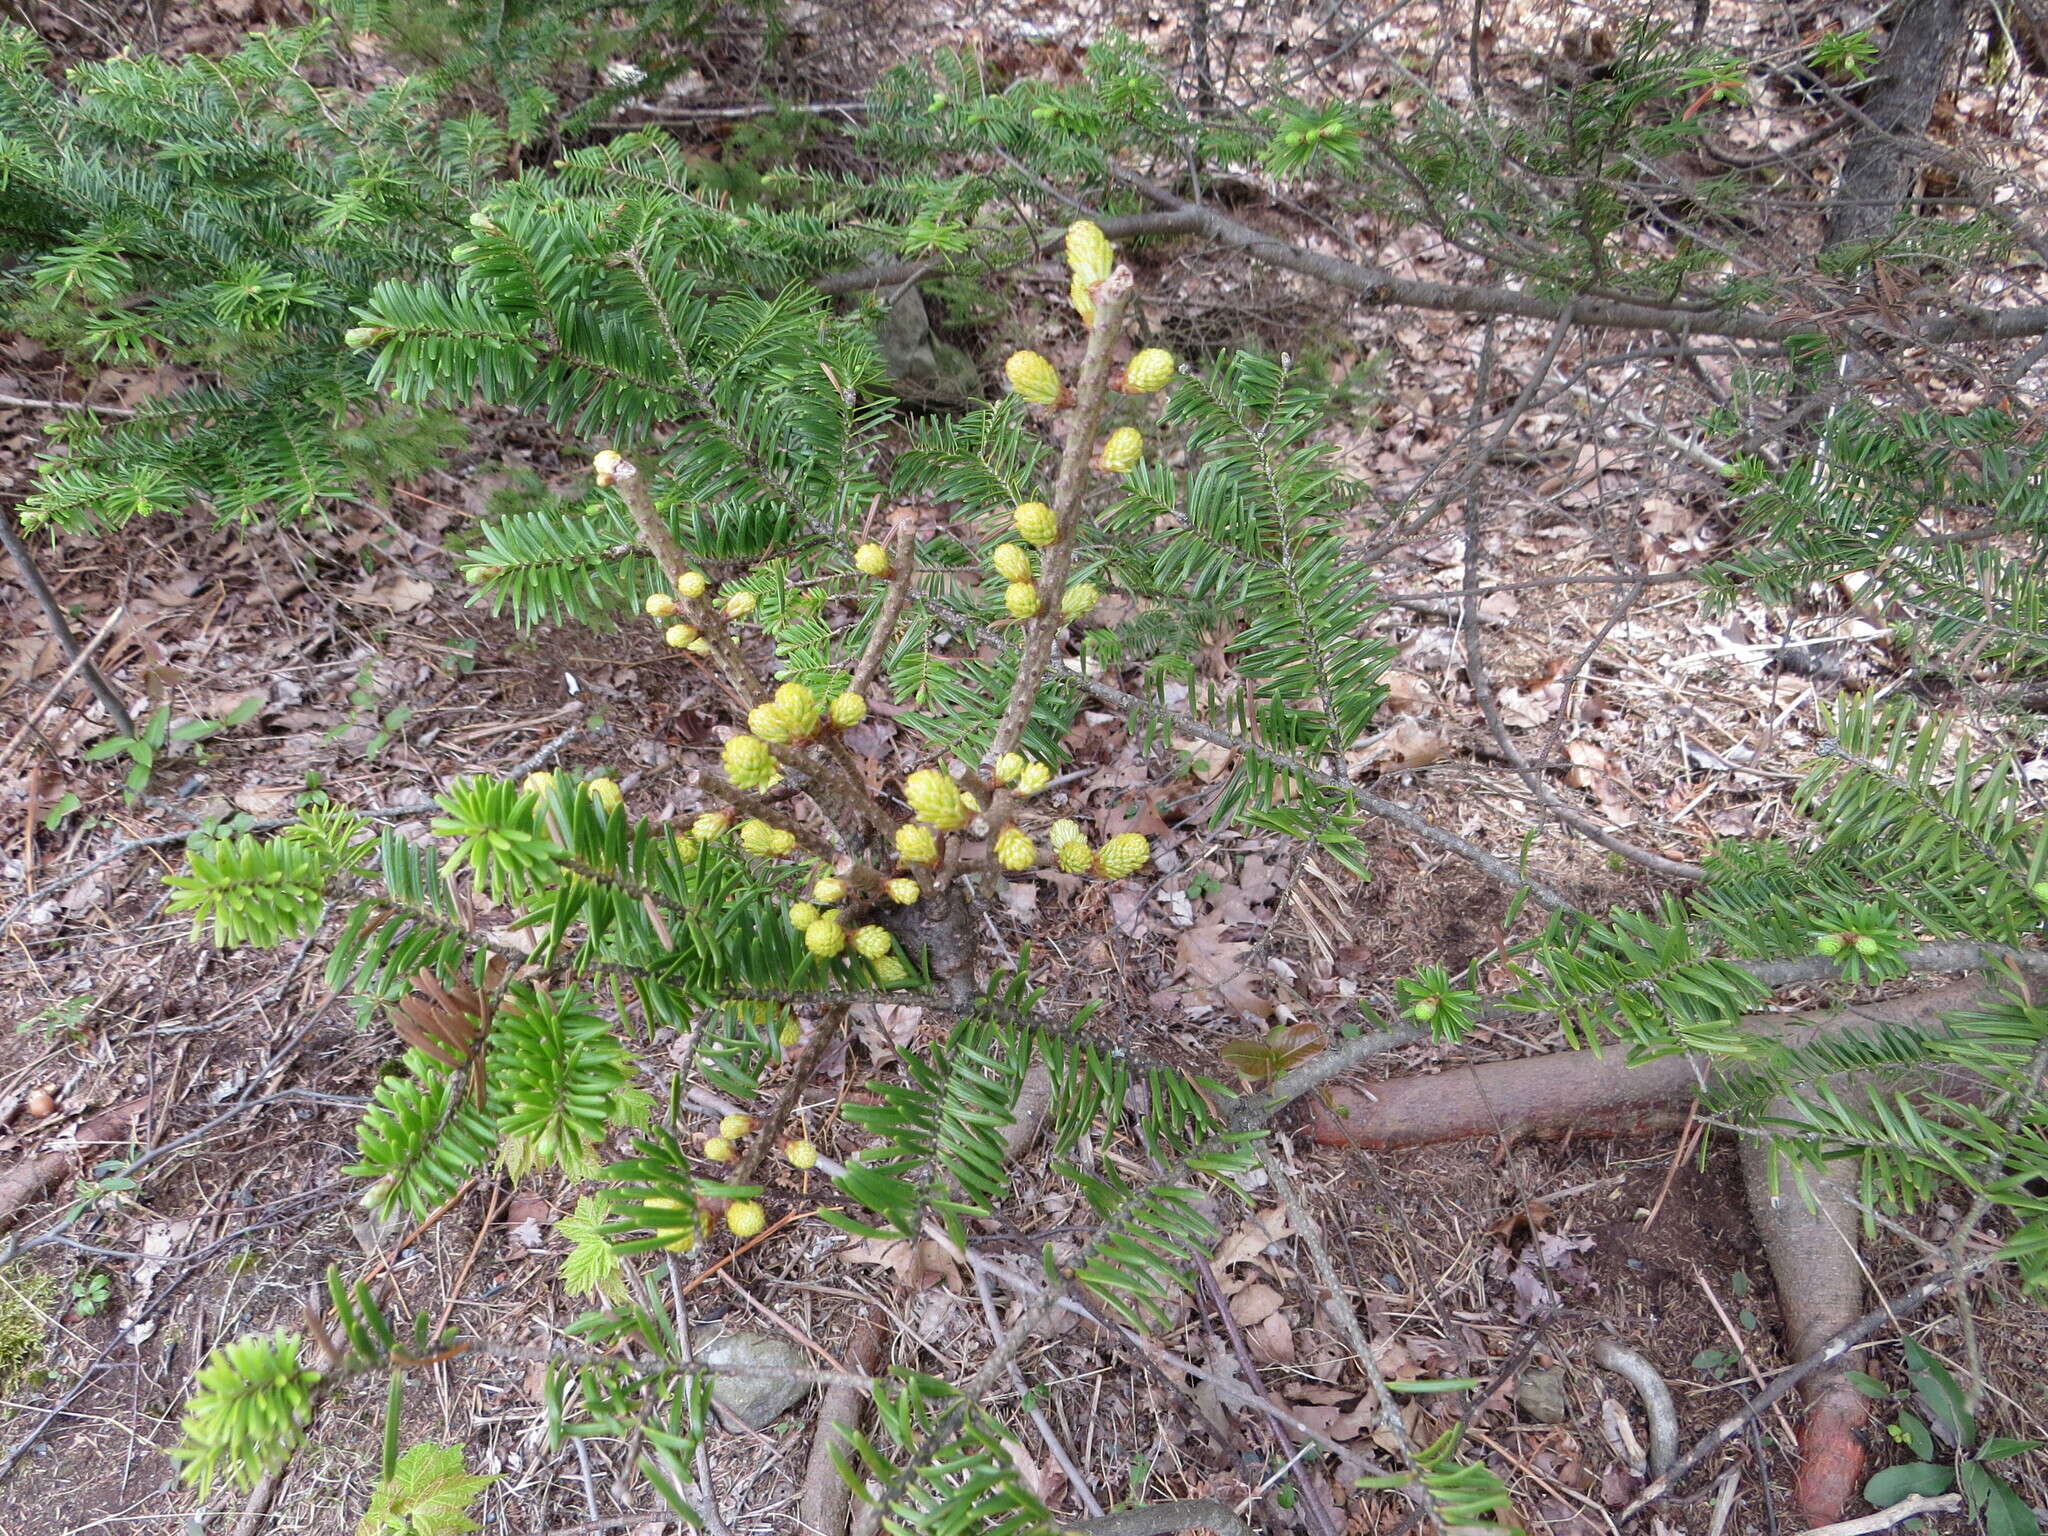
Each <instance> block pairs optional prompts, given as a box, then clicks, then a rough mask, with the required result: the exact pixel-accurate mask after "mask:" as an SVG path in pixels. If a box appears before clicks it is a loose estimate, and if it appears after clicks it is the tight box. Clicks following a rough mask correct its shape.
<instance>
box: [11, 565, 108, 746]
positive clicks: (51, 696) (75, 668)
mask: <svg viewBox="0 0 2048 1536" xmlns="http://www.w3.org/2000/svg"><path fill="white" fill-rule="evenodd" d="M127 612H128V605H127V604H126V603H122V604H121V605H119V606H118V607H116V608H115V609H114V611H113V612H112V613H110V614H108V615H107V621H106V622H105V623H104V624H102V625H101V626H100V627H99V632H98V633H97V634H95V635H94V636H93V637H92V638H91V639H90V640H88V641H86V642H85V646H84V648H83V649H81V650H80V651H79V653H78V654H77V655H76V656H74V657H72V658H71V661H70V664H69V665H68V666H66V667H65V668H64V670H63V671H62V672H59V673H58V674H57V680H56V681H55V682H54V683H52V684H50V686H49V688H48V689H47V690H46V691H45V692H44V694H43V696H42V697H41V698H40V699H38V700H37V701H36V704H35V708H33V709H31V710H30V711H29V712H28V713H27V714H25V715H23V716H22V717H21V729H20V730H18V731H16V732H15V733H14V736H13V738H12V739H11V740H9V741H8V743H7V745H6V746H5V747H0V764H5V763H7V762H8V761H9V760H10V759H12V758H13V756H14V753H15V749H16V748H18V747H19V746H20V745H21V743H22V739H23V738H24V737H25V736H27V735H28V733H29V732H30V731H32V730H34V729H35V728H36V722H37V721H38V720H40V719H42V718H43V712H44V711H45V710H47V709H48V708H49V707H50V705H51V704H52V703H53V702H54V701H55V700H56V697H57V695H58V694H60V693H62V692H63V691H64V685H65V684H66V683H68V682H70V681H71V679H72V678H74V677H76V676H78V674H79V673H80V672H81V671H82V670H83V669H84V668H86V667H88V666H90V665H92V655H93V652H95V651H97V650H98V649H99V648H100V646H101V645H103V644H105V642H106V638H107V636H109V635H111V634H112V633H113V632H114V626H115V625H116V624H119V623H120V622H121V620H122V618H123V617H124V616H125V615H126V614H127Z"/></svg>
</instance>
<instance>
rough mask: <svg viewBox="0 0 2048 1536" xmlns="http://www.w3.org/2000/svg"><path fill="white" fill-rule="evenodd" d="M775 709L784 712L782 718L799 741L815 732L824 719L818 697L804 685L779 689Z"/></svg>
mask: <svg viewBox="0 0 2048 1536" xmlns="http://www.w3.org/2000/svg"><path fill="white" fill-rule="evenodd" d="M775 707H776V708H777V709H779V710H781V711H782V717H783V718H784V719H785V720H787V721H788V722H789V728H790V730H791V731H792V732H793V733H794V734H795V736H796V739H797V740H798V741H802V740H803V739H804V738H805V737H807V736H809V735H811V734H812V733H813V732H815V731H816V730H817V729H818V722H819V721H820V720H821V719H822V718H823V714H822V712H821V711H820V710H819V708H818V696H817V695H816V694H815V693H813V692H811V690H810V689H808V688H806V687H805V686H804V685H803V684H802V683H784V684H783V685H782V686H781V687H780V688H777V689H776V690H775Z"/></svg>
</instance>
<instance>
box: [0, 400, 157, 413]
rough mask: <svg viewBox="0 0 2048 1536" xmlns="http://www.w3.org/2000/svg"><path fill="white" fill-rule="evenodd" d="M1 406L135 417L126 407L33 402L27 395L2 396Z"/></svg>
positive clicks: (88, 403) (59, 401)
mask: <svg viewBox="0 0 2048 1536" xmlns="http://www.w3.org/2000/svg"><path fill="white" fill-rule="evenodd" d="M0 405H12V406H19V407H20V408H21V409H22V410H25V411H87V412H90V413H91V414H92V415H94V416H133V415H134V414H135V412H133V411H131V410H130V409H128V407H127V406H125V405H95V404H93V403H92V402H91V401H89V400H31V399H30V398H28V397H27V396H26V395H0Z"/></svg>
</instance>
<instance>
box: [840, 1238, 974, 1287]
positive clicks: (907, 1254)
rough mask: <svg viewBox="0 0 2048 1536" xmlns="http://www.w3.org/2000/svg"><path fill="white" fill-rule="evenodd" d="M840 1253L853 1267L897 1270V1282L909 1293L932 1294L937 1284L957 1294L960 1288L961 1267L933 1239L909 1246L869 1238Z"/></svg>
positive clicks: (882, 1239)
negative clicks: (859, 1265) (929, 1291)
mask: <svg viewBox="0 0 2048 1536" xmlns="http://www.w3.org/2000/svg"><path fill="white" fill-rule="evenodd" d="M839 1252H840V1257H842V1258H843V1259H845V1260H846V1262H847V1263H849V1264H873V1265H876V1266H877V1267H879V1268H882V1269H890V1270H894V1271H895V1272H896V1281H897V1283H898V1284H899V1285H901V1286H902V1287H903V1288H904V1289H905V1290H909V1291H928V1290H930V1289H931V1288H932V1287H933V1286H935V1285H943V1286H944V1287H945V1288H946V1289H947V1290H949V1291H955V1292H957V1291H958V1290H959V1289H960V1266H959V1265H958V1264H956V1263H954V1262H953V1256H952V1255H951V1254H949V1253H948V1252H946V1250H945V1249H944V1248H942V1247H941V1246H940V1245H939V1244H937V1243H935V1242H933V1241H932V1240H931V1239H930V1238H920V1239H919V1240H918V1241H917V1242H915V1243H908V1242H905V1241H904V1240H903V1239H902V1238H889V1237H868V1238H862V1239H861V1240H860V1241H858V1242H853V1243H849V1244H847V1245H846V1247H844V1248H842V1249H840V1250H839Z"/></svg>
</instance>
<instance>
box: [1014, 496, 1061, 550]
mask: <svg viewBox="0 0 2048 1536" xmlns="http://www.w3.org/2000/svg"><path fill="white" fill-rule="evenodd" d="M1010 521H1011V523H1012V524H1014V525H1015V527H1016V529H1017V537H1018V538H1020V539H1022V540H1023V541H1024V542H1025V543H1027V544H1034V545H1036V546H1037V547H1038V548H1040V549H1043V548H1045V546H1046V545H1048V544H1050V543H1051V542H1052V541H1053V540H1054V539H1056V538H1058V537H1059V536H1060V520H1059V518H1058V516H1057V515H1056V514H1055V513H1054V512H1053V510H1052V508H1051V507H1048V506H1047V505H1046V504H1045V503H1044V502H1042V501H1027V502H1025V503H1023V504H1022V505H1021V506H1019V507H1018V508H1017V510H1016V511H1014V512H1012V513H1011V514H1010Z"/></svg>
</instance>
